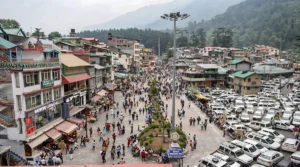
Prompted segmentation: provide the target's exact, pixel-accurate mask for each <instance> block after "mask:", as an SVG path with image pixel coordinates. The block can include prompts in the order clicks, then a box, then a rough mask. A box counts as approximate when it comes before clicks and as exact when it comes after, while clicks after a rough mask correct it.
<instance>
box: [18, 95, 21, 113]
mask: <svg viewBox="0 0 300 167" xmlns="http://www.w3.org/2000/svg"><path fill="white" fill-rule="evenodd" d="M17 102H18V104H17V105H18V110H19V111H20V110H22V102H21V95H17Z"/></svg>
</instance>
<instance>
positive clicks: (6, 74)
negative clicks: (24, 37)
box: [0, 51, 11, 83]
mask: <svg viewBox="0 0 300 167" xmlns="http://www.w3.org/2000/svg"><path fill="white" fill-rule="evenodd" d="M0 62H10V60H9V55H7V54H6V53H4V52H1V51H0ZM0 83H11V75H10V70H9V69H7V70H4V69H3V70H1V71H0Z"/></svg>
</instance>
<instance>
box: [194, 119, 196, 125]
mask: <svg viewBox="0 0 300 167" xmlns="http://www.w3.org/2000/svg"><path fill="white" fill-rule="evenodd" d="M195 123H196V119H195V118H193V126H195Z"/></svg>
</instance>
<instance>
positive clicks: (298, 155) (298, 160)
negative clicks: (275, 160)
mask: <svg viewBox="0 0 300 167" xmlns="http://www.w3.org/2000/svg"><path fill="white" fill-rule="evenodd" d="M290 160H291V161H292V162H293V163H295V164H300V151H296V152H294V153H293V154H292V155H291V156H290Z"/></svg>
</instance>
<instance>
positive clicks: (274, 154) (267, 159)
mask: <svg viewBox="0 0 300 167" xmlns="http://www.w3.org/2000/svg"><path fill="white" fill-rule="evenodd" d="M283 158H284V156H283V154H282V153H281V152H278V151H273V150H269V151H267V152H264V153H262V154H261V155H260V156H259V157H258V158H257V162H258V163H259V164H262V165H265V166H274V165H275V164H277V163H278V162H280V161H281V160H282V159H283Z"/></svg>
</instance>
